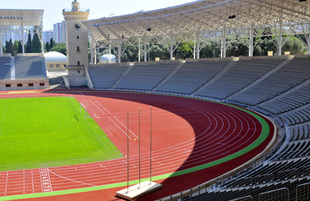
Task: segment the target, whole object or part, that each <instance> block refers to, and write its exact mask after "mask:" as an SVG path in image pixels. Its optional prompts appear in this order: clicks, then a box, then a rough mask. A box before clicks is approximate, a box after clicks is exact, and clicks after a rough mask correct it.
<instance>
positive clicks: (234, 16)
mask: <svg viewBox="0 0 310 201" xmlns="http://www.w3.org/2000/svg"><path fill="white" fill-rule="evenodd" d="M235 18H236V15H230V16H228V19H235Z"/></svg>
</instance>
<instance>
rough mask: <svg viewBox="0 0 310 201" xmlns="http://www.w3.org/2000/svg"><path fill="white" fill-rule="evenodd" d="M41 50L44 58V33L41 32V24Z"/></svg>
mask: <svg viewBox="0 0 310 201" xmlns="http://www.w3.org/2000/svg"><path fill="white" fill-rule="evenodd" d="M41 48H42V54H43V56H44V32H43V23H42V24H41Z"/></svg>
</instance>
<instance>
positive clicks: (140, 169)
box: [138, 108, 141, 189]
mask: <svg viewBox="0 0 310 201" xmlns="http://www.w3.org/2000/svg"><path fill="white" fill-rule="evenodd" d="M140 139H141V138H140V108H139V187H138V189H140V187H141V186H140V184H141V154H140V146H141V141H140Z"/></svg>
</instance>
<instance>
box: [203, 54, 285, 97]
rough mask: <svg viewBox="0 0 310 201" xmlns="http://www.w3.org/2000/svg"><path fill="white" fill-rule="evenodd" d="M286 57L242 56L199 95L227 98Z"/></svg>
mask: <svg viewBox="0 0 310 201" xmlns="http://www.w3.org/2000/svg"><path fill="white" fill-rule="evenodd" d="M283 60H284V57H275V58H268V59H265V58H240V60H239V61H238V62H236V64H234V65H233V66H232V67H231V68H230V69H228V70H227V71H226V72H225V73H223V74H222V75H221V76H220V77H219V78H218V79H217V80H215V81H214V82H213V83H212V84H210V85H209V86H208V87H206V88H204V89H203V90H202V91H201V92H200V93H199V95H204V96H209V97H216V98H226V97H228V96H229V95H231V94H234V93H236V92H237V91H239V90H240V89H242V88H244V87H246V86H248V85H249V84H251V83H252V82H254V81H255V80H257V79H258V78H260V77H261V76H263V75H264V74H266V73H267V72H268V71H270V70H271V69H272V68H274V67H275V66H277V65H279V64H280V63H281V62H282V61H283Z"/></svg>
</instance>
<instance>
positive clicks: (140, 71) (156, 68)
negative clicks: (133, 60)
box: [115, 61, 180, 90]
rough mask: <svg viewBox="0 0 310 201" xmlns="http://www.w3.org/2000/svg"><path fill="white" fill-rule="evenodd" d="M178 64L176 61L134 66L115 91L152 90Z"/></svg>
mask: <svg viewBox="0 0 310 201" xmlns="http://www.w3.org/2000/svg"><path fill="white" fill-rule="evenodd" d="M179 64H180V62H178V61H177V62H160V63H158V62H155V63H147V64H146V63H142V64H135V65H134V66H133V67H132V69H131V70H130V71H129V72H128V74H127V75H126V76H125V77H124V78H123V79H122V80H121V81H120V82H119V83H118V85H116V86H115V89H141V90H152V89H153V88H154V87H155V86H156V85H157V84H158V83H159V82H160V81H161V80H163V79H164V78H165V77H166V76H167V75H168V74H169V73H170V72H171V71H173V70H174V69H175V68H176V67H177V66H178V65H179Z"/></svg>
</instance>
